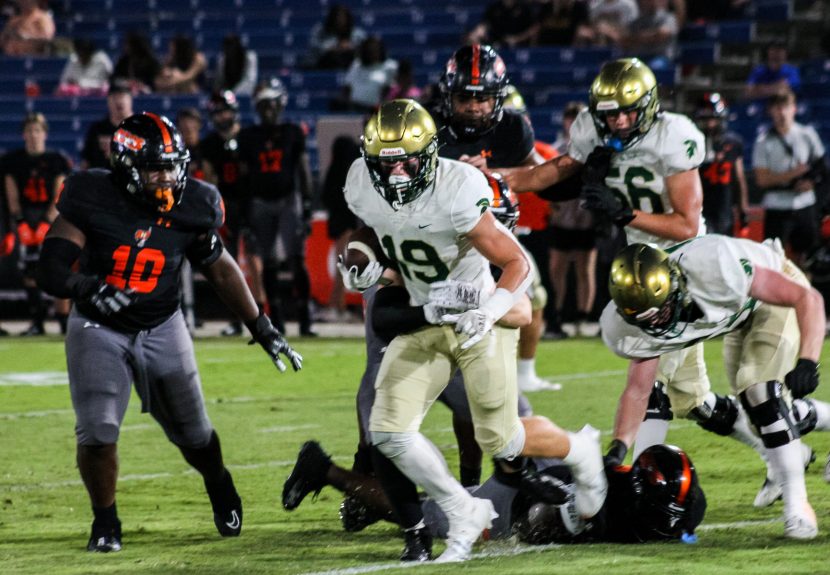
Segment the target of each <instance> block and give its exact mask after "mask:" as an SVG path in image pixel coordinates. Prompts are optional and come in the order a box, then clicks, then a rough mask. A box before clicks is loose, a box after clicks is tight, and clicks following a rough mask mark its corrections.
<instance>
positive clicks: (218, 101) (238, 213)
mask: <svg viewBox="0 0 830 575" xmlns="http://www.w3.org/2000/svg"><path fill="white" fill-rule="evenodd" d="M207 106H208V115H209V117H210V122H211V124H212V126H213V130H212V131H211V132H210V133H209V134H208V135H207V136H205V138H204V139H203V140H202V143H201V145H200V149H201V152H202V158H203V159H204V163H205V167H208V166H209V167H210V172H211V174H212V176H213V178H214V180H213V181H211V183H213V184H215V185H216V187H217V188H219V193H220V194H222V200H223V201H224V202H225V225H224V226H222V230H221V231H222V237H223V239H224V240H225V245H226V247H227V249H228V251H229V252H230V253H231V255H232V256H233V257H234V259H238V254H239V247H240V242H242V241H247V242H248V243H247V244H246V245H245V251H246V256H247V259H248V260H250V259H251V258H257V256H256V254H253V253H251V252H250V248H249V246H250V245H251V243H250V241H249V239H248V238H246V237H244V236H246V235H247V234H243V233H242V232H243V231H244V230H245V229H246V228H247V224H246V223H245V221H246V219H247V217H248V215H247V211H248V195H247V193H245V192H246V190H245V187H244V186H242V185H240V178H239V174H240V159H239V131H240V129H241V126H240V123H239V102H238V101H237V99H236V96H235V95H234V93H233V92H231V91H230V90H225V91H222V92H217V93H215V94H213V95H212V96H211V97H210V100H209V101H208V105H207ZM251 247H252V246H251ZM257 259H258V258H257ZM252 267H253V268H254V269H256V270H260V273H261V270H262V263H261V262H257V263H255V264H254V265H253V266H252ZM261 280H262V278H261V276H260V275H259V274H250V277H249V278H248V281H249V282H250V284H251V291H252V292H253V294H254V299H256V301H257V302H259V303H261V304H264V303H265V292H264V290H263V288H262V281H261ZM241 333H242V324H241V323H239V322H238V321H232V322H231V323H230V324H229V325H228V326H227V327H226V328H224V329H223V330H222V335H227V336H230V335H239V334H241Z"/></svg>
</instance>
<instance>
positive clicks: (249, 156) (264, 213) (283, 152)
mask: <svg viewBox="0 0 830 575" xmlns="http://www.w3.org/2000/svg"><path fill="white" fill-rule="evenodd" d="M254 102H255V105H256V111H257V115H258V116H259V124H257V125H254V126H249V127H247V128H244V129H242V131H241V132H240V133H239V159H240V162H241V166H242V170H243V173H244V175H245V186H246V188H247V190H248V193H250V195H251V201H250V207H249V210H248V224H249V225H250V226H251V231H252V232H253V235H254V247H255V251H256V253H257V255H258V256H259V258H261V261H262V262H263V267H264V269H263V270H262V272H261V274H260V275H261V276H262V279H263V285H264V287H265V292H266V294H267V297H268V303H269V306H270V313H271V318H272V319H273V320H274V323H275V324H276V325H277V327H278V328H279V329H280V330H282V331H284V329H283V328H284V325H283V317H282V310H281V309H280V308H281V301H280V300H281V298H280V296H279V291H280V290H279V287H280V286H279V281H278V276H279V266H280V263H281V262H285V263H286V264H287V265H288V266H289V268H290V271H291V275H292V276H293V292H294V293H293V298H292V299H293V301H292V303H293V306H292V307H293V308H294V309H296V310H297V320H298V322H299V324H300V334H301V335H309V336H310V335H314V332H312V331H311V311H310V309H309V298H310V296H311V284H310V281H309V277H308V269H306V263H305V239H306V236H307V235H308V230H307V228H308V226H309V225H310V217H311V212H310V207H311V203H310V202H311V176H310V171H309V165H308V155H307V153H306V144H305V133H304V132H303V130H302V128H301V127H300V126H298V125H297V124H293V123H290V122H282V121H281V116H282V112H283V111H284V110H285V106H286V104H287V103H288V92H287V90H286V89H285V86H284V85H283V84H282V82H280V80H279V79H278V78H271V79H270V80H269V81H268V82H267V83H265V84H263V85H261V86H260V87H259V89H258V90H257V91H256V93H255V95H254ZM278 244H279V247H280V248H281V249H280V253H279V254H278V251H277V247H278Z"/></svg>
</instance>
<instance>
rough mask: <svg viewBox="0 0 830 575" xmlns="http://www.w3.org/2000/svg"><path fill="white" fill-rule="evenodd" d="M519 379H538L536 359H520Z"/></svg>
mask: <svg viewBox="0 0 830 575" xmlns="http://www.w3.org/2000/svg"><path fill="white" fill-rule="evenodd" d="M518 364H519V378H521V379H535V378H536V358H535V357H532V358H530V359H522V358H519V361H518Z"/></svg>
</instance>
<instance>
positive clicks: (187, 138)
mask: <svg viewBox="0 0 830 575" xmlns="http://www.w3.org/2000/svg"><path fill="white" fill-rule="evenodd" d="M203 125H204V121H203V120H202V113H201V112H200V111H199V110H198V109H197V108H194V107H192V106H185V107H184V108H181V109H180V110H179V111H178V112H177V113H176V127H177V128H178V129H179V132H180V133H181V135H182V140H184V145H185V146H186V147H187V151H189V152H190V163H189V164H188V165H187V175H188V177H191V178H197V179H199V180H202V181H206V182H210V183H214V182H215V181H216V176H215V175H214V174H213V167H212V166H209V165H207V164H206V163H205V161H204V159H203V158H202V152H201V140H202V126H203ZM206 172H207V173H206Z"/></svg>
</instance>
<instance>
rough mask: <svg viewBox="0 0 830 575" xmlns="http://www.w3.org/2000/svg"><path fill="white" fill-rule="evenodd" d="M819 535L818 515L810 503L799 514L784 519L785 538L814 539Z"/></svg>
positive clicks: (792, 514) (805, 504) (805, 503)
mask: <svg viewBox="0 0 830 575" xmlns="http://www.w3.org/2000/svg"><path fill="white" fill-rule="evenodd" d="M817 535H818V521H817V520H816V513H815V511H813V508H812V507H811V506H810V504H809V503H808V502H806V501H805V502H804V507H803V508H802V510H801V511H800V512H798V513H791V514H790V515H787V516H786V517H784V536H785V537H789V538H790V539H814V538H815V537H816V536H817Z"/></svg>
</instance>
